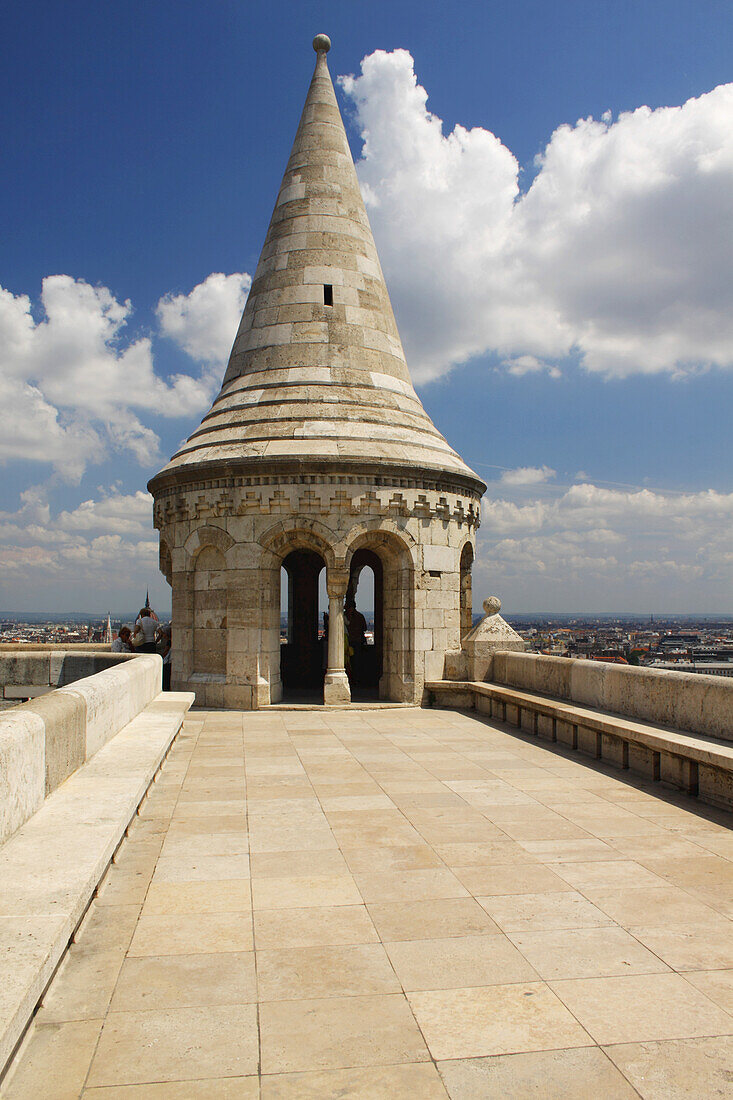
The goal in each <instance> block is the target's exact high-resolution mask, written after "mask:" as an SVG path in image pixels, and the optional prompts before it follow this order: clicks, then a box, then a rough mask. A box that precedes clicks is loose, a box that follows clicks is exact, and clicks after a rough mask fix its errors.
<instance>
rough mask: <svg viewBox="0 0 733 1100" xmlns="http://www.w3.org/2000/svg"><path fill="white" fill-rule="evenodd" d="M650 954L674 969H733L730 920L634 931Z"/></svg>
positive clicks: (632, 929)
mask: <svg viewBox="0 0 733 1100" xmlns="http://www.w3.org/2000/svg"><path fill="white" fill-rule="evenodd" d="M630 931H631V933H632V934H633V935H634V936H636V938H637V939H638V940H640V941H641V943H643V944H645V945H646V946H647V947H648V948H649V950H650V951H653V952H654V953H655V954H656V955H659V957H660V959H664V961H665V962H666V963H668V964H669V966H671V967H672V969H673V970H721V969H729V968H731V967H733V935H732V934H731V926H730V922H729V921H725V920H720V921H719V922H718V923H717V924H715V925H713V924H711V923H706V924H698V925H690V926H687V927H683V926H680V925H677V926H673V927H667V926H666V925H665V926H662V927H656V928H638V927H636V926H634V927H632V928H630Z"/></svg>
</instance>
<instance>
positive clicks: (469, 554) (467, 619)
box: [461, 542, 473, 638]
mask: <svg viewBox="0 0 733 1100" xmlns="http://www.w3.org/2000/svg"><path fill="white" fill-rule="evenodd" d="M472 566H473V547H472V546H471V543H470V542H467V543H466V545H465V546H464V547H463V550H462V551H461V638H465V637H466V635H467V634H468V632H469V630H470V629H471V627H472V626H473V592H472V587H471V568H472Z"/></svg>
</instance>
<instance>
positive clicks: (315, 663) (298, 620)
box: [280, 550, 327, 700]
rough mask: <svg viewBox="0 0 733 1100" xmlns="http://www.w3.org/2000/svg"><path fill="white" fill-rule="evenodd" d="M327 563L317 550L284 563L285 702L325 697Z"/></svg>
mask: <svg viewBox="0 0 733 1100" xmlns="http://www.w3.org/2000/svg"><path fill="white" fill-rule="evenodd" d="M325 564H326V563H325V562H324V560H323V558H322V557H321V555H320V554H318V553H316V551H315V550H293V551H291V553H289V554H288V555H287V556H286V557H285V558H284V559H283V562H282V568H281V571H280V575H281V605H280V678H281V680H282V686H283V698H284V699H285V700H288V699H291V700H292V699H293V698H295V697H297V698H304V699H308V698H315V697H317V696H318V697H320V698H321V699H322V697H323V677H324V674H325V670H326V644H327V642H326V632H325V623H324V617H323V609H324V607H325V606H326V605H325V589H324V587H323V585H322V584H321V583H320V582H321V574H322V571H323V570H324V569H325Z"/></svg>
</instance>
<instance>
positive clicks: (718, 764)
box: [425, 680, 733, 809]
mask: <svg viewBox="0 0 733 1100" xmlns="http://www.w3.org/2000/svg"><path fill="white" fill-rule="evenodd" d="M425 690H426V692H431V693H433V694H434V695H435V696H436V699H437V701H438V703H439V705H441V702H442V705H444V706H448V707H456V708H469V709H476V710H483V711H484V712H486V713H489V714H490V715H491V716H492V717H495V718H500V719H501V720H502V721H505V722H507V721H508V722H509V723H510V724H514V725H515V726H517V727H518V728H519V729H522V730H524V731H525V732H527V733H534V734H535V735H537V736H539V737H544V738H545V739H546V740H549V741H553V742H554V741H557V742H561V743H563V744H565V745H567V746H569V747H570V748H573V749H579V750H580V751H581V752H584V753H586V754H587V755H589V756H592V757H595V758H596V759H598V760H604V761H605V762H606V763H611V764H614V765H617V766H620V767H622V768H623V769H629V770H631V771H635V772H640V773H641V774H644V775H647V777H648V778H651V779H656V780H661V781H662V782H665V783H666V784H667V785H669V786H672V787H678V788H681V789H683V790H685V791H686V792H687V793H688V794H691V795H695V796H698V797H699V798H700V799H701V801H705V802H709V803H711V804H712V805H715V806H721V807H723V808H725V809H733V745H732V744H731V743H730V742H726V741H721V740H718V739H716V738H714V737H709V736H707V735H705V734H696V733H686V732H683V731H681V730H676V729H671V728H665V727H662V726H656V725H652V724H651V723H649V722H642V721H638V720H631V719H629V718H625V717H623V716H622V715H617V714H611V713H609V712H607V711H600V710H596V709H594V708H591V707H581V706H578V705H577V704H574V703H568V702H565V701H563V700H557V699H552V698H550V697H548V696H545V695H536V694H533V693H531V692H526V691H520V690H519V689H518V688H512V687H506V686H504V685H501V684H487V683H481V682H478V681H476V682H473V681H468V680H464V681H453V680H433V681H430V682H426V684H425ZM482 700H485V703H484V704H483V705H482V703H481V701H482ZM495 706H496V709H495ZM526 715H529V716H530V719H531V720H530V721H529V722H527V721H525V716H526ZM540 718H544V719H545V720H546V721H545V722H544V723H543V728H540ZM588 735H590V736H588ZM630 745H633V746H635V747H637V748H638V749H639V750H641V755H638V754H637V756H636V757H635V758H634V759H632V758H631V757H630V753H629V746H630ZM682 765H686V767H683V766H682ZM701 768H702V769H703V774H701Z"/></svg>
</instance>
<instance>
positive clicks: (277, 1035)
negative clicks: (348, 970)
mask: <svg viewBox="0 0 733 1100" xmlns="http://www.w3.org/2000/svg"><path fill="white" fill-rule="evenodd" d="M260 1036H261V1059H262V1070H261V1072H262V1073H263V1074H269V1073H291V1072H298V1071H305V1070H317V1069H343V1068H349V1067H355V1066H372V1065H376V1066H379V1065H390V1064H397V1063H402V1062H424V1061H428V1059H429V1054H428V1051H427V1048H426V1046H425V1043H424V1041H423V1038H422V1035H421V1034H420V1030H419V1028H418V1027H417V1024H416V1023H415V1020H414V1018H413V1015H412V1013H411V1011H410V1006H409V1005H408V1003H407V1000H406V999H405V997H404V996H403V995H402V994H391V995H385V996H371V997H329V998H326V999H323V1000H313V1001H270V1002H267V1003H265V1004H262V1005H261V1006H260Z"/></svg>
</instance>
